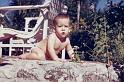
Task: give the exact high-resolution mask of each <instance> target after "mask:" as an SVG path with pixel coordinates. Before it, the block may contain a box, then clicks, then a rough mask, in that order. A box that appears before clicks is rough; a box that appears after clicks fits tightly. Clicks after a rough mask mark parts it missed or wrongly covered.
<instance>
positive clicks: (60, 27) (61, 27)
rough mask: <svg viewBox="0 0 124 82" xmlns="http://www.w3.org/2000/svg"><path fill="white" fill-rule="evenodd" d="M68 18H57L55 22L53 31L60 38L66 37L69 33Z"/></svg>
mask: <svg viewBox="0 0 124 82" xmlns="http://www.w3.org/2000/svg"><path fill="white" fill-rule="evenodd" d="M69 22H70V21H69V19H68V18H62V19H61V18H59V19H57V24H56V25H55V32H56V34H57V35H58V36H59V37H60V38H66V37H67V36H68V33H69V27H70V23H69Z"/></svg>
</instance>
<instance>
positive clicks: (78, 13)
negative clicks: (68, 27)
mask: <svg viewBox="0 0 124 82" xmlns="http://www.w3.org/2000/svg"><path fill="white" fill-rule="evenodd" d="M77 4H78V8H77V29H78V28H79V22H80V0H78V1H77Z"/></svg>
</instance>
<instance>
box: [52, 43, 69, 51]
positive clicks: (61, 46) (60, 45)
mask: <svg viewBox="0 0 124 82" xmlns="http://www.w3.org/2000/svg"><path fill="white" fill-rule="evenodd" d="M66 45H67V43H66V42H56V44H55V46H54V49H55V51H56V52H60V51H61V50H63V49H64V48H65V47H66Z"/></svg>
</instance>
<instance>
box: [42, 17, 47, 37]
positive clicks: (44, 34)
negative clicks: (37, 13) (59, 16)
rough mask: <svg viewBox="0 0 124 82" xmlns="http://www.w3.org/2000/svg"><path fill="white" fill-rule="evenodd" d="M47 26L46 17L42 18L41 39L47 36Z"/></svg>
mask: <svg viewBox="0 0 124 82" xmlns="http://www.w3.org/2000/svg"><path fill="white" fill-rule="evenodd" d="M47 28H48V19H44V26H43V39H45V38H46V37H47Z"/></svg>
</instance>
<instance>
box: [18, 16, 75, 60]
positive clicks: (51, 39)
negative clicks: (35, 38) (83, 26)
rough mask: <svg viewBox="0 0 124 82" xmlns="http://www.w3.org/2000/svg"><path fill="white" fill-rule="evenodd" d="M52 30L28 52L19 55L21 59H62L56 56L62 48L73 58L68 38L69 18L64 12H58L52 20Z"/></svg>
mask: <svg viewBox="0 0 124 82" xmlns="http://www.w3.org/2000/svg"><path fill="white" fill-rule="evenodd" d="M53 24H54V30H55V32H53V33H52V34H50V35H49V36H48V37H47V38H46V39H44V40H42V41H40V42H39V43H37V44H36V47H34V48H32V49H31V52H30V53H25V54H22V55H20V56H19V58H22V59H30V60H55V61H64V60H63V59H61V58H59V57H58V53H60V52H61V51H62V50H63V49H64V48H65V50H67V53H68V55H69V57H70V58H71V59H73V58H74V51H73V48H72V46H71V44H70V40H69V38H68V34H69V29H70V19H69V16H68V15H66V14H58V15H57V16H56V17H55V18H54V20H53Z"/></svg>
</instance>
